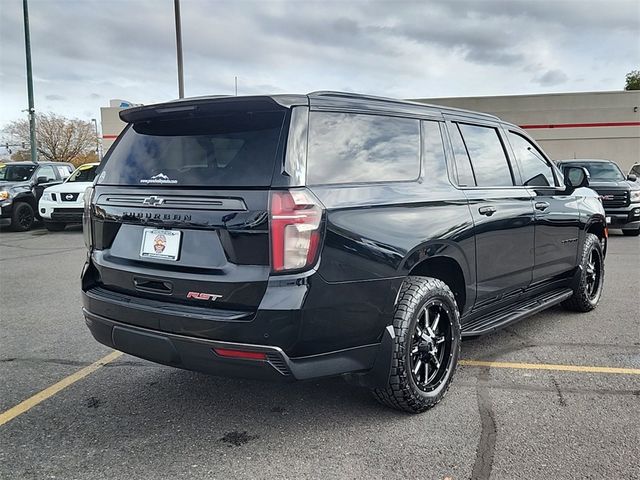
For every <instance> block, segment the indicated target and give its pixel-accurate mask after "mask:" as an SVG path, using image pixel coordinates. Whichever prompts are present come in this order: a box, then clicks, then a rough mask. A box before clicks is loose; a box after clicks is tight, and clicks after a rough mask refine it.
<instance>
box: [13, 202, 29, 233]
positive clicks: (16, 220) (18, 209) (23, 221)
mask: <svg viewBox="0 0 640 480" xmlns="http://www.w3.org/2000/svg"><path fill="white" fill-rule="evenodd" d="M34 222H35V216H34V214H33V208H31V205H29V204H28V203H25V202H18V203H15V204H14V205H13V212H12V213H11V229H12V230H13V231H14V232H26V231H27V230H31V227H33V223H34Z"/></svg>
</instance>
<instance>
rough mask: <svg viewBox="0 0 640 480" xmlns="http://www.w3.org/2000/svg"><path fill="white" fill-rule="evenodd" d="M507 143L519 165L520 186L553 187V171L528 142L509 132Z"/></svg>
mask: <svg viewBox="0 0 640 480" xmlns="http://www.w3.org/2000/svg"><path fill="white" fill-rule="evenodd" d="M509 143H510V144H511V148H513V152H514V153H515V156H516V159H517V160H518V162H519V164H520V170H521V173H522V184H523V185H527V186H529V185H530V186H536V187H546V186H553V185H555V180H554V178H553V170H552V169H551V167H550V166H549V164H548V163H547V162H546V160H545V159H544V158H543V157H542V155H541V154H540V153H538V150H537V149H536V147H534V146H533V145H532V144H531V142H530V141H529V140H527V139H526V138H524V137H523V136H521V135H518V134H517V133H513V132H509Z"/></svg>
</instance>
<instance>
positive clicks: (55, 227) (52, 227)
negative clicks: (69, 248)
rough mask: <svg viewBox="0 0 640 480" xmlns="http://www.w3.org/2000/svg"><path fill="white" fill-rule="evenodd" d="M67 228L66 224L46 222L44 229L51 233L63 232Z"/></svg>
mask: <svg viewBox="0 0 640 480" xmlns="http://www.w3.org/2000/svg"><path fill="white" fill-rule="evenodd" d="M66 226H67V224H66V223H58V222H44V228H46V229H47V230H49V231H50V232H61V231H62V230H64V229H65V227H66Z"/></svg>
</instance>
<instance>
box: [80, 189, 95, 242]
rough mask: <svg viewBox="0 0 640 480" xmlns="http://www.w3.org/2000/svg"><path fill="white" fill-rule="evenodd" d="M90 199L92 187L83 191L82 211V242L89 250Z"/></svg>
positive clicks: (90, 236)
mask: <svg viewBox="0 0 640 480" xmlns="http://www.w3.org/2000/svg"><path fill="white" fill-rule="evenodd" d="M91 200H93V187H89V188H87V189H86V190H85V192H84V211H83V212H82V236H83V237H84V244H85V245H86V247H87V248H88V249H89V250H90V249H91V243H92V242H93V235H92V234H91Z"/></svg>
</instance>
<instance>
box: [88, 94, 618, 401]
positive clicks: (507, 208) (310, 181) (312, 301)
mask: <svg viewBox="0 0 640 480" xmlns="http://www.w3.org/2000/svg"><path fill="white" fill-rule="evenodd" d="M120 116H121V118H122V120H123V121H124V122H126V123H127V126H126V128H125V129H124V131H123V132H122V134H121V135H120V136H119V138H118V139H117V140H116V143H115V144H114V146H113V147H112V149H111V150H110V152H109V153H108V155H107V156H106V158H105V159H104V160H103V166H102V167H101V168H102V171H101V172H100V174H99V175H98V177H97V179H96V182H95V186H94V187H93V189H92V190H89V191H87V193H86V194H85V216H84V235H85V240H86V244H87V246H88V249H89V255H88V258H87V262H86V264H85V266H84V269H83V272H82V298H83V312H84V316H85V319H86V323H87V325H88V327H89V329H90V330H91V333H92V334H93V336H94V337H95V338H96V339H97V340H98V341H99V342H100V343H103V344H105V345H108V346H110V347H112V348H115V349H118V350H121V351H124V352H127V353H130V354H132V355H135V356H138V357H141V358H146V359H149V360H152V361H155V362H158V363H162V364H166V365H172V366H174V367H181V368H186V369H192V370H199V371H203V372H209V373H213V374H216V375H230V376H240V377H251V378H262V379H271V380H282V381H293V380H306V379H312V378H318V377H327V376H338V375H342V376H345V378H347V380H349V381H350V382H353V383H355V384H357V385H361V386H365V387H368V388H371V389H372V390H373V392H374V394H375V396H376V398H377V399H378V400H379V401H381V402H382V403H384V404H386V405H388V406H390V407H393V408H397V409H400V410H405V411H408V412H422V411H424V410H426V409H427V408H430V407H432V406H433V405H435V404H436V403H437V402H438V401H439V400H440V399H441V398H442V397H443V395H444V394H445V392H446V391H447V389H448V387H449V384H450V382H451V379H452V378H453V374H454V371H455V369H456V365H457V362H458V356H459V352H460V343H461V337H462V336H467V337H473V336H478V335H481V334H484V333H487V332H491V331H494V330H495V329H498V328H502V327H504V326H506V325H509V324H510V323H512V322H515V321H518V320H520V319H522V318H524V317H527V316H529V315H532V314H534V313H536V312H539V311H541V310H544V309H546V308H548V307H550V306H552V305H556V304H559V303H562V304H563V305H564V306H565V307H566V308H569V309H572V310H577V311H582V312H584V311H589V310H592V309H593V308H595V307H596V305H597V304H598V301H599V299H600V295H601V293H602V288H603V280H604V261H605V251H606V239H607V229H606V223H605V215H604V209H603V207H602V204H601V202H600V200H599V198H598V196H597V194H596V193H595V192H593V191H592V190H590V189H588V188H586V187H587V184H588V179H587V172H586V170H584V169H583V168H582V167H575V168H568V169H566V176H565V179H564V184H562V183H561V182H560V178H561V174H560V172H559V171H558V170H557V168H555V167H554V166H553V165H552V164H551V162H550V161H549V159H548V157H547V156H546V155H545V154H544V152H543V151H542V150H541V149H540V147H538V145H536V143H535V142H534V141H533V140H532V139H531V137H529V136H528V135H527V133H526V132H525V131H523V130H522V129H520V128H518V127H517V126H515V125H511V124H508V123H506V122H503V121H501V120H500V119H499V118H497V117H494V116H491V115H487V114H481V113H473V112H468V111H463V110H456V109H452V108H445V107H436V106H427V105H424V104H417V103H411V102H404V101H398V100H392V99H383V98H377V97H368V96H362V95H354V94H348V93H332V92H317V93H312V94H309V95H275V96H253V97H223V98H215V97H214V98H206V97H205V98H199V99H186V100H181V101H175V102H170V103H164V104H158V105H150V106H145V107H138V108H130V109H127V110H123V111H122V112H121V113H120ZM550 328H551V326H550Z"/></svg>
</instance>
